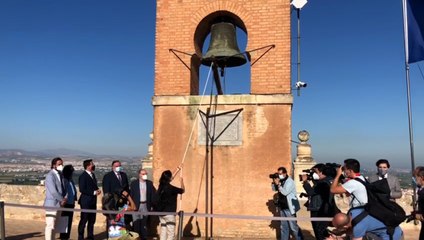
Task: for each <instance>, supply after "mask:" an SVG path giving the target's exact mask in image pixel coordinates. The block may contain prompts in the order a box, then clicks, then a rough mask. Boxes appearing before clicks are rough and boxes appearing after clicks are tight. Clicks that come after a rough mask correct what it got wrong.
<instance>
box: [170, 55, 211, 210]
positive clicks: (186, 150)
mask: <svg viewBox="0 0 424 240" xmlns="http://www.w3.org/2000/svg"><path fill="white" fill-rule="evenodd" d="M212 67H213V63H212V64H211V66H210V67H209V72H208V76H207V78H206V82H205V85H204V87H203V92H202V95H201V98H200V102H199V105H198V106H197V111H196V118H195V119H194V123H193V126H192V128H191V131H190V135H189V138H188V141H187V144H186V148H185V150H184V154H183V158H182V160H181V163H180V165H179V166H178V167H177V170H176V171H175V173H174V176H173V177H172V179H174V177H175V176H176V175H177V174H178V172H180V177H182V176H183V171H182V168H183V165H184V161H185V159H186V157H187V152H188V148H189V146H190V144H191V139H192V137H193V133H194V128H195V127H196V123H197V121H198V119H199V114H197V112H198V111H199V109H200V107H201V106H202V103H203V98H204V96H205V92H206V88H207V86H208V82H209V79H210V76H211V72H212ZM202 177H203V175H202ZM200 182H202V180H200ZM199 195H200V189H199ZM198 198H199V197H198ZM182 200H183V196H182V195H180V202H179V204H178V209H179V210H181V208H182V207H181V205H182ZM198 203H199V199H197V205H198ZM196 208H197V206H196Z"/></svg>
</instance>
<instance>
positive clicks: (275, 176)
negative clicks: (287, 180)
mask: <svg viewBox="0 0 424 240" xmlns="http://www.w3.org/2000/svg"><path fill="white" fill-rule="evenodd" d="M269 178H271V179H274V178H279V174H278V173H272V174H269Z"/></svg>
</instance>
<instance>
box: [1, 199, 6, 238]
mask: <svg viewBox="0 0 424 240" xmlns="http://www.w3.org/2000/svg"><path fill="white" fill-rule="evenodd" d="M0 234H1V235H0V237H1V240H6V224H5V221H4V202H3V201H1V202H0Z"/></svg>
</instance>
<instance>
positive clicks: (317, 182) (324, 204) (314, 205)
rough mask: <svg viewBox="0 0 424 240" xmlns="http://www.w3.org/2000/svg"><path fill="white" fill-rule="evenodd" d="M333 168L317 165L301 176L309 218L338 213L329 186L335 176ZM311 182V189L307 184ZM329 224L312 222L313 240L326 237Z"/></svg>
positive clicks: (330, 215) (330, 165)
mask: <svg viewBox="0 0 424 240" xmlns="http://www.w3.org/2000/svg"><path fill="white" fill-rule="evenodd" d="M335 173H336V170H335V166H333V165H332V164H322V163H319V164H317V165H315V166H314V167H312V169H311V170H310V172H309V174H304V175H301V180H302V182H303V188H304V189H305V191H306V194H307V195H308V202H307V204H306V206H307V208H308V211H310V212H311V217H333V216H334V215H335V214H337V213H338V212H340V210H339V209H338V208H337V206H336V203H335V201H334V195H333V194H331V193H330V186H331V183H332V181H333V176H334V175H335ZM309 181H313V182H314V185H313V187H312V186H311V184H310V183H309ZM329 225H330V222H324V221H312V228H313V230H314V235H315V239H318V240H323V239H325V238H326V237H328V232H327V227H328V226H329Z"/></svg>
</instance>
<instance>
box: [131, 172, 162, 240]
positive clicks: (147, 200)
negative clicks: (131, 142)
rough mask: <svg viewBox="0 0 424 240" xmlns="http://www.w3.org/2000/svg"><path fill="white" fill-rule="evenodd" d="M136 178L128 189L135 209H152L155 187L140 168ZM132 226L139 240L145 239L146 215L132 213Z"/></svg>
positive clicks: (140, 210)
mask: <svg viewBox="0 0 424 240" xmlns="http://www.w3.org/2000/svg"><path fill="white" fill-rule="evenodd" d="M138 178H139V179H137V180H134V181H132V182H131V185H130V190H131V197H132V199H133V200H134V203H135V206H136V209H137V210H138V211H139V212H148V211H151V210H152V202H153V198H154V195H155V193H156V189H155V187H154V186H153V183H152V181H150V180H148V179H147V171H146V170H145V169H142V168H140V170H138ZM133 220H134V223H133V226H134V231H136V232H137V233H138V234H139V236H140V238H141V240H146V239H147V220H148V216H147V215H142V214H134V215H133Z"/></svg>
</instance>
